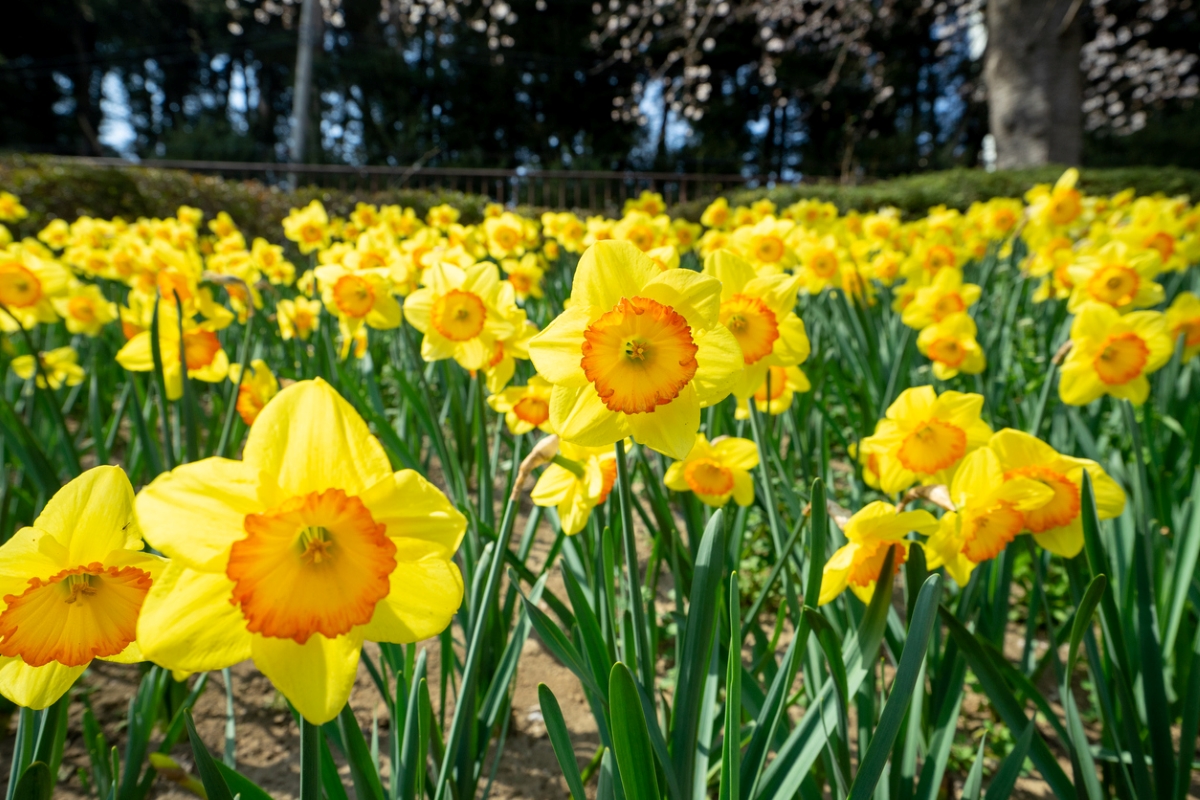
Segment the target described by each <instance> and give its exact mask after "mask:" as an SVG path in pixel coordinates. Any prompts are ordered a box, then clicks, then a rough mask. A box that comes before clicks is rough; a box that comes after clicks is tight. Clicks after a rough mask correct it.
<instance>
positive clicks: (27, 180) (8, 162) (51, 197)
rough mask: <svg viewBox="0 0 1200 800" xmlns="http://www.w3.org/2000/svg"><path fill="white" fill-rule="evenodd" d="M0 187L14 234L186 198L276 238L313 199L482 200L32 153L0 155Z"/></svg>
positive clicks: (130, 215)
mask: <svg viewBox="0 0 1200 800" xmlns="http://www.w3.org/2000/svg"><path fill="white" fill-rule="evenodd" d="M0 191H9V192H12V193H13V194H16V195H18V196H19V197H20V198H21V202H22V204H23V205H24V206H25V207H26V208H28V209H29V218H28V219H26V220H25V221H23V222H22V223H20V224H19V225H17V226H16V227H17V230H16V232H17V233H19V234H20V235H32V234H33V233H35V232H36V231H38V230H40V229H41V228H42V226H44V225H45V224H46V223H47V222H49V221H50V220H52V219H55V218H63V219H67V220H73V219H75V218H76V217H80V216H85V215H86V216H92V217H104V218H111V217H121V218H123V219H126V220H130V221H132V220H134V219H136V218H138V217H165V216H171V215H173V214H174V213H175V209H177V208H178V207H179V206H181V205H185V204H186V205H190V206H195V207H197V208H199V209H201V210H203V211H204V212H205V214H206V216H207V217H209V218H211V217H212V216H213V215H215V214H216V213H217V212H218V211H227V212H229V215H230V216H231V217H233V219H234V221H235V222H236V223H237V224H238V225H239V226H240V227H241V229H242V232H243V233H245V234H246V236H247V237H248V238H249V237H253V236H263V237H266V238H269V239H271V240H277V239H279V236H280V232H279V221H280V220H282V219H283V218H284V217H285V216H287V214H288V211H289V210H290V209H292V208H295V207H299V206H304V205H307V204H308V203H309V201H311V200H314V199H317V200H320V201H321V202H322V203H324V204H325V207H326V208H327V209H328V210H329V212H330V213H331V214H334V215H339V216H345V215H347V214H349V213H350V212H351V211H353V210H354V205H355V204H356V203H360V202H362V203H375V204H383V203H396V204H399V205H402V206H411V207H413V208H415V209H416V211H417V213H418V214H420V215H421V216H424V215H425V212H426V211H428V210H429V208H430V207H432V206H435V205H438V204H439V203H450V204H452V205H453V206H455V207H456V208H458V209H459V210H460V211H462V220H463V222H465V223H470V222H478V221H479V220H481V219H482V218H483V207H484V205H485V204H486V203H487V202H488V199H487V198H486V197H483V196H482V195H468V194H463V193H462V192H450V191H424V190H407V189H406V190H389V191H380V192H351V191H341V190H337V189H326V188H322V187H316V186H309V187H302V188H300V189H298V190H296V191H285V190H280V189H277V188H274V187H269V186H264V185H263V184H261V183H258V182H257V181H232V180H223V179H221V178H214V177H210V176H206V175H196V174H192V173H189V172H182V171H180V170H163V169H144V168H137V169H134V168H127V167H122V168H116V167H98V166H90V165H87V164H85V163H70V162H65V161H61V160H57V159H53V158H46V157H39V156H5V157H0Z"/></svg>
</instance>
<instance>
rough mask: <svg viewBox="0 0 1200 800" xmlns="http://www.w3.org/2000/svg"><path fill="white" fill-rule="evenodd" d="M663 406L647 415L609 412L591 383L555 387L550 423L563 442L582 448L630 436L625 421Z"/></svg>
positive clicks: (628, 426)
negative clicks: (577, 386) (579, 385)
mask: <svg viewBox="0 0 1200 800" xmlns="http://www.w3.org/2000/svg"><path fill="white" fill-rule="evenodd" d="M685 391H686V389H685ZM693 396H694V395H693ZM666 407H667V406H659V408H657V409H655V411H652V412H650V413H647V414H630V415H626V414H621V413H619V412H617V411H610V410H609V409H608V407H607V406H605V405H604V401H603V400H601V399H600V396H599V395H598V394H596V390H595V389H594V388H593V387H592V386H591V384H588V385H587V386H585V387H583V388H574V387H569V386H555V387H554V391H553V392H552V393H551V394H550V424H551V425H552V426H553V427H554V430H556V431H558V435H559V436H560V437H561V438H562V439H563V440H564V441H568V442H573V443H574V444H579V445H583V446H584V447H603V446H605V445H609V444H612V443H613V442H616V441H617V440H618V439H624V438H625V437H626V436H628V435H629V433H630V425H629V423H628V421H627V420H629V419H632V418H633V417H635V416H643V417H648V416H651V415H652V414H657V413H658V412H659V411H662V410H663V409H664V408H666ZM699 416H700V410H699V407H697V409H696V417H697V420H699ZM698 427H699V425H696V427H694V428H692V430H691V431H689V432H688V447H689V448H690V447H691V441H692V437H694V436H695V435H696V428H698ZM684 455H686V453H685V454H684Z"/></svg>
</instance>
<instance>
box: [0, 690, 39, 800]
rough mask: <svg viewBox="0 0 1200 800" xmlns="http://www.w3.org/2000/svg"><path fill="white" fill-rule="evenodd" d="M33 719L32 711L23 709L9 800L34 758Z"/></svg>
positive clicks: (11, 799)
mask: <svg viewBox="0 0 1200 800" xmlns="http://www.w3.org/2000/svg"><path fill="white" fill-rule="evenodd" d="M33 717H34V712H33V710H32V709H28V708H24V707H22V708H21V710H20V716H19V717H18V722H17V736H16V741H15V742H13V759H12V769H11V771H10V772H9V775H8V792H7V794H6V795H5V797H6V798H7V800H13V795H14V794H15V793H16V791H17V782H18V781H20V780H21V773H23V772H24V771H25V768H26V767H28V766H29V762H30V760H31V759H32V758H33V722H34V719H33Z"/></svg>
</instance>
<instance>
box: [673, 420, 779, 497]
mask: <svg viewBox="0 0 1200 800" xmlns="http://www.w3.org/2000/svg"><path fill="white" fill-rule="evenodd" d="M757 466H758V445H756V444H755V443H754V442H752V441H750V440H749V439H735V438H731V437H728V436H722V437H720V438H718V439H715V440H713V442H712V443H711V444H710V443H709V441H708V439H707V438H706V437H705V436H704V434H702V433H698V434H696V444H695V445H694V446H693V447H692V451H691V452H690V453H688V454H687V458H685V459H683V460H682V461H676V462H675V463H674V464H672V465H671V466H669V467H668V468H667V472H666V474H665V475H664V476H663V483H664V484H666V486H667V488H668V489H674V490H675V491H677V492H692V493H693V494H695V495H696V498H697V499H699V500H700V502H702V503H704V504H705V505H710V506H714V507H717V508H719V507H721V506H723V505H725V504H726V503H728V502H729V499H730V498H733V500H734V502H736V503H737V504H738V505H739V506H748V505H750V504H751V503H753V502H754V479H753V478H751V477H750V470H752V469H754V468H755V467H757Z"/></svg>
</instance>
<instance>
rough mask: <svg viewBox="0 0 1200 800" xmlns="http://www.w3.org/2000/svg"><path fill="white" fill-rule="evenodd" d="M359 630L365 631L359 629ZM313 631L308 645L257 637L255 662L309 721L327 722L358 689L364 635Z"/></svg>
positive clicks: (253, 650)
mask: <svg viewBox="0 0 1200 800" xmlns="http://www.w3.org/2000/svg"><path fill="white" fill-rule="evenodd" d="M357 630H361V628H360V629H357ZM357 630H356V631H351V632H350V633H349V634H347V635H345V636H338V637H337V638H335V639H326V638H325V637H324V636H322V635H321V634H319V633H316V634H313V635H312V636H310V637H309V639H308V641H307V642H306V643H304V644H297V643H296V642H294V641H292V640H291V639H270V638H267V637H265V636H255V637H254V639H253V643H252V645H251V653H252V656H253V658H254V665H255V666H256V667H258V669H259V671H260V672H262V673H263V674H264V675H266V676H267V678H268V679H269V680H270V681H271V683H273V684H274V685H275V688H276V689H278V690H279V691H280V692H281V693H282V694H283V696H284V697H286V698H287V699H288V700H291V701H292V705H294V706H295V707H296V710H297V711H299V712H300V715H301V716H303V717H304V718H305V719H306V720H308V721H309V722H311V723H313V724H315V725H324V724H325V723H326V722H329V721H330V720H332V719H333V718H334V717H336V716H337V715H338V713H339V712H340V711H341V710H342V707H343V706H345V705H346V701H348V700H349V699H350V691H351V690H352V689H353V688H354V677H355V675H356V674H357V672H358V653H359V650H360V649H361V648H362V637H361V636H360V635H357Z"/></svg>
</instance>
